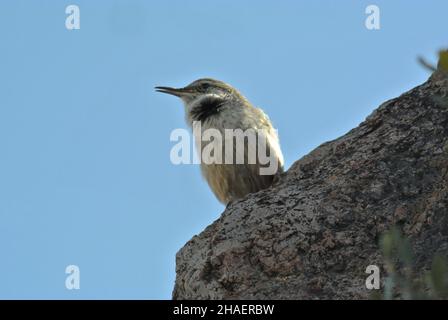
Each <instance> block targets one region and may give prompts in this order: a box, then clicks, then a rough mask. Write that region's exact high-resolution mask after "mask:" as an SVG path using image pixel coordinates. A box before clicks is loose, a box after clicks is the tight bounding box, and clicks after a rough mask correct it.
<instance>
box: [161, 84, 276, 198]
mask: <svg viewBox="0 0 448 320" xmlns="http://www.w3.org/2000/svg"><path fill="white" fill-rule="evenodd" d="M155 89H156V91H157V92H161V93H165V94H170V95H173V96H176V97H178V98H180V99H181V100H182V102H183V104H184V109H185V119H186V122H187V124H188V125H189V126H190V128H193V127H194V124H195V123H200V132H201V134H203V133H204V132H206V131H207V130H209V129H213V130H215V132H216V131H217V132H218V133H221V137H223V138H222V140H223V141H215V139H213V140H212V141H211V142H210V144H212V143H214V144H215V147H216V148H217V149H215V150H218V151H219V150H221V149H220V148H222V150H223V151H222V152H223V153H225V152H226V150H225V146H228V145H229V146H230V147H228V149H227V150H229V149H230V152H229V154H230V157H231V159H232V160H233V161H229V162H230V163H228V161H227V158H226V161H221V163H219V162H216V163H209V162H207V161H205V160H206V159H202V160H204V161H201V162H200V166H201V172H202V175H203V177H204V178H205V180H206V181H207V183H208V185H209V186H210V188H211V190H212V191H213V193H214V194H215V196H216V198H217V199H218V200H219V201H220V202H221V203H223V204H224V205H226V206H228V205H229V204H231V203H233V202H235V201H237V200H239V199H242V198H244V197H246V196H247V195H248V194H251V193H255V192H258V191H260V190H263V189H266V188H268V187H270V186H271V185H272V184H273V182H274V181H275V180H276V179H277V177H278V175H279V174H280V173H282V172H283V170H284V168H283V165H284V160H283V155H282V152H281V149H280V143H279V138H278V134H277V130H275V129H274V127H273V125H272V123H271V121H270V119H269V117H268V116H267V115H266V114H265V113H264V112H263V110H261V109H260V108H257V107H254V106H253V105H252V104H251V103H250V102H249V101H248V100H247V99H246V98H245V97H244V96H243V95H242V94H241V93H240V92H239V91H238V90H237V89H236V88H234V87H232V86H231V85H229V84H227V83H225V82H223V81H220V80H215V79H212V78H201V79H198V80H195V81H193V82H192V83H190V84H189V85H187V86H186V87H183V88H173V87H162V86H157V87H155ZM228 130H230V131H232V130H234V131H237V130H240V132H241V131H242V132H255V131H256V132H257V133H258V132H261V133H262V138H263V139H264V140H265V149H266V154H269V159H270V163H269V168H270V169H272V170H270V171H269V170H265V172H264V173H262V171H263V169H267V168H268V165H267V163H266V159H264V158H262V156H261V155H260V154H259V153H258V150H260V145H259V144H255V145H254V143H253V141H252V144H251V140H250V139H249V138H247V139H246V140H244V141H243V142H244V143H243V144H240V145H239V146H240V147H241V146H242V145H243V146H244V148H237V145H238V142H236V140H235V139H236V136H226V131H228ZM193 131H194V130H193ZM256 138H257V139H258V140H257V143H258V141H259V140H260V136H257V137H256ZM243 139H244V137H243ZM195 142H196V145H197V146H199V147H198V148H197V150H198V152H199V154H200V156H202V157H204V152H203V151H204V148H206V146H205V145H204V144H198V137H196V136H195ZM242 152H243V153H244V154H241V153H242ZM250 152H253V153H252V155H253V154H256V156H255V159H254V158H252V161H251V159H250ZM226 157H227V154H226ZM237 157H240V161H239V162H238V161H236V160H235V159H237ZM229 159H230V158H229ZM241 159H242V160H243V161H241Z"/></svg>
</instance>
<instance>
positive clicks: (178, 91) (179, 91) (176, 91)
mask: <svg viewBox="0 0 448 320" xmlns="http://www.w3.org/2000/svg"><path fill="white" fill-rule="evenodd" d="M155 89H156V91H157V92H162V93H167V94H171V95H173V96H176V97H183V96H185V95H188V94H191V93H193V92H192V91H191V90H190V89H186V88H171V87H155Z"/></svg>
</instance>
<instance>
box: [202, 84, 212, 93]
mask: <svg viewBox="0 0 448 320" xmlns="http://www.w3.org/2000/svg"><path fill="white" fill-rule="evenodd" d="M209 87H210V84H208V83H201V90H202V91H206V90H207V89H208V88H209Z"/></svg>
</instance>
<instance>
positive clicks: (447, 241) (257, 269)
mask: <svg viewBox="0 0 448 320" xmlns="http://www.w3.org/2000/svg"><path fill="white" fill-rule="evenodd" d="M394 225H398V226H399V227H400V229H401V230H402V232H403V233H404V234H405V235H406V236H408V237H409V239H410V240H411V243H412V245H413V250H414V255H415V257H416V263H417V265H418V267H419V268H420V270H424V269H426V268H428V267H429V265H430V263H431V260H432V257H433V256H434V254H435V253H442V254H445V255H446V254H447V253H448V80H447V77H446V74H443V72H441V71H440V72H439V71H438V72H436V73H435V74H434V75H432V76H431V78H430V79H429V80H428V81H427V82H425V83H424V84H422V85H420V86H418V87H416V88H414V89H412V90H410V91H409V92H407V93H405V94H403V95H401V96H400V97H398V98H395V99H392V100H390V101H387V102H385V103H383V104H382V105H381V106H380V107H379V108H378V109H377V110H375V111H374V112H373V113H372V114H371V115H370V116H369V117H368V118H367V119H366V120H365V121H364V122H363V123H361V124H360V125H359V126H358V127H357V128H355V129H353V130H351V131H350V132H349V133H347V134H346V135H344V136H342V137H340V138H338V139H336V140H333V141H330V142H326V143H324V144H322V145H321V146H319V147H318V148H317V149H315V150H314V151H312V152H311V153H310V154H309V155H307V156H305V157H303V158H302V159H300V160H298V161H297V162H295V163H294V164H293V165H292V166H291V168H290V169H289V170H288V171H287V172H286V173H284V174H283V176H282V177H281V178H280V179H279V181H278V182H277V183H276V184H275V185H274V186H272V187H271V188H269V189H267V190H263V191H260V192H258V193H255V194H251V195H249V196H248V197H247V198H245V199H243V200H241V201H238V202H236V203H233V204H232V205H230V206H229V207H228V208H227V209H226V210H225V211H224V213H223V214H222V215H221V217H220V218H219V219H218V220H216V221H215V222H214V223H213V224H212V225H210V226H209V227H207V228H206V229H205V230H204V231H203V232H202V233H201V234H199V235H198V236H194V237H193V239H191V240H190V241H189V242H188V243H187V244H186V245H185V246H184V247H183V248H182V249H181V250H180V251H179V252H178V253H177V256H176V274H177V276H176V284H175V288H174V292H173V298H174V299H366V298H368V297H369V295H370V293H371V292H370V291H369V290H367V289H366V287H365V280H366V277H367V276H368V275H367V274H366V273H365V269H366V267H367V266H368V265H372V264H374V265H378V266H380V269H381V270H384V268H383V264H382V261H383V260H382V257H381V252H380V248H379V245H378V240H379V237H380V235H381V234H382V233H383V232H384V231H386V230H388V229H389V228H391V227H392V226H394Z"/></svg>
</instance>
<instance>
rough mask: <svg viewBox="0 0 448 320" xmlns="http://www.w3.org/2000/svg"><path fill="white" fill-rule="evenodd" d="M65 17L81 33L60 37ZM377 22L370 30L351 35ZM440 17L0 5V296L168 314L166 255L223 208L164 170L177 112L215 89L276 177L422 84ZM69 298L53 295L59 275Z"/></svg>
mask: <svg viewBox="0 0 448 320" xmlns="http://www.w3.org/2000/svg"><path fill="white" fill-rule="evenodd" d="M70 4H76V5H78V6H79V8H80V11H81V29H80V30H72V31H69V30H67V29H66V28H65V19H66V14H65V8H66V6H68V5H70ZM369 4H376V5H377V6H378V7H379V8H380V10H381V11H380V14H381V15H380V17H381V29H380V30H368V29H366V28H365V26H364V21H365V19H366V14H365V12H364V11H365V8H366V7H367V6H368V5H369ZM447 12H448V2H447V1H442V0H440V1H436V0H432V1H430V0H427V1H405V0H400V1H399V0H396V1H348V0H346V1H329V0H328V1H322V0H321V1H306V2H305V1H286V0H283V1H236V0H235V1H233V0H228V1H200V0H196V1H180V0H177V1H137V0H133V1H124V0H122V1H111V0H110V1H56V0H52V1H49V0H47V1H31V0H28V1H2V2H1V4H0V39H1V41H2V45H1V50H0V61H1V65H0V254H1V256H2V259H1V260H0V298H3V299H5V298H6V299H9V298H26V299H28V298H33V299H47V298H56V299H79V298H84V299H101V298H112V299H169V298H170V297H171V291H172V288H173V284H174V278H175V253H176V252H177V251H178V250H179V249H180V248H181V247H182V246H183V244H185V242H187V241H188V240H189V239H190V238H191V237H192V236H193V235H195V234H198V233H199V232H201V230H203V229H204V228H205V227H206V226H207V225H209V224H210V223H212V222H213V221H214V220H215V219H217V218H218V217H219V215H220V214H221V212H222V211H223V209H224V208H223V206H222V205H221V204H220V203H219V202H218V201H217V200H216V199H215V198H214V196H213V194H212V193H211V191H209V189H208V187H207V185H206V183H205V182H204V181H203V180H202V178H201V176H200V173H199V168H198V167H197V166H196V165H180V166H175V165H173V164H172V163H171V162H170V158H169V153H170V149H171V147H172V146H173V145H174V143H173V142H171V141H170V139H169V137H170V133H171V131H172V130H174V129H176V128H186V125H185V123H184V111H183V107H182V105H181V103H180V102H179V101H177V100H176V99H174V98H173V97H169V96H166V95H162V94H158V93H155V92H154V90H153V87H154V86H155V85H168V86H183V85H186V84H187V83H189V82H191V81H193V80H195V79H197V78H200V77H214V78H218V79H221V80H224V81H226V82H228V83H230V84H232V85H234V86H235V87H237V88H239V89H240V91H241V92H242V93H243V94H244V95H245V96H246V97H247V98H248V99H249V100H250V101H251V102H252V103H254V104H255V105H258V106H260V107H262V108H263V109H264V110H265V111H266V112H267V113H268V114H269V116H270V118H271V119H272V121H273V122H274V125H275V127H276V128H277V129H278V130H279V134H280V139H281V145H282V150H283V153H284V156H285V160H286V167H289V166H290V165H291V164H292V163H293V162H294V161H295V160H297V159H299V158H300V157H301V156H303V155H305V154H307V153H308V152H309V151H311V150H312V149H314V148H315V147H317V146H318V145H319V144H321V143H323V142H325V141H327V140H331V139H334V138H337V137H338V136H340V135H342V134H344V133H346V132H347V131H348V130H350V129H351V128H353V127H355V126H357V125H358V124H359V123H360V122H361V121H362V120H363V119H364V118H365V117H366V116H367V115H369V114H370V113H371V112H372V111H373V110H374V109H375V108H376V107H377V106H378V105H379V104H380V103H381V102H383V101H385V100H387V99H390V98H393V97H395V96H397V95H399V94H401V93H403V92H404V91H406V90H408V89H411V88H412V87H414V86H415V85H418V84H420V83H422V82H423V81H425V80H426V78H427V77H428V72H427V71H426V70H425V69H423V68H422V67H421V66H420V65H419V64H418V63H417V62H416V58H417V56H419V55H421V56H424V57H426V58H427V59H428V60H429V61H431V62H434V61H435V59H436V52H437V50H439V49H440V48H442V47H447V46H448V39H447V34H446V30H448V26H447V24H448V20H447V19H446V15H447ZM70 264H75V265H77V266H79V268H80V271H81V281H80V283H81V288H80V289H79V290H67V289H66V288H65V279H66V274H65V268H66V266H67V265H70Z"/></svg>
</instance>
